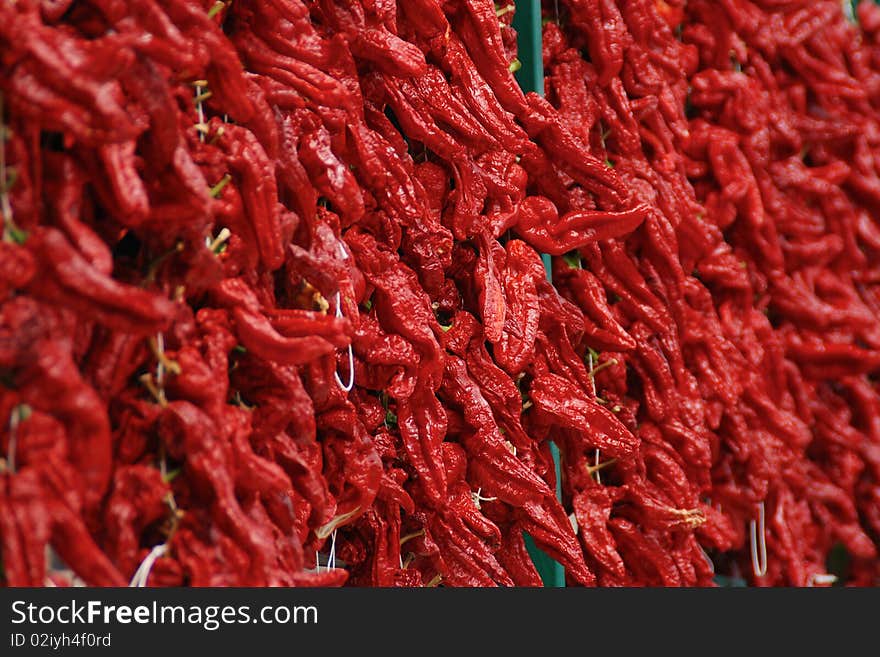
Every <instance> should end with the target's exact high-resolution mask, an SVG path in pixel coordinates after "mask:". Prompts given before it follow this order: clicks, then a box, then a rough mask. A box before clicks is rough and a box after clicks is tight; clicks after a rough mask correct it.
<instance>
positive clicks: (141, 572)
mask: <svg viewBox="0 0 880 657" xmlns="http://www.w3.org/2000/svg"><path fill="white" fill-rule="evenodd" d="M167 551H168V545H167V544H165V543H162V544H161V545H157V546H156V547H154V548H153V549H152V550H150V553H149V554H148V555H147V556H146V558H145V559H144V560H143V561H142V562H141V565H140V566H138V569H137V570H136V571H135V573H134V577H132V578H131V582H130V583H129V586H130V587H135V588H143V587H145V586H146V585H147V579H148V578H149V577H150V571H151V570H152V569H153V564H155V563H156V560H157V559H159V558H160V557H162V556H164V555H165V553H166V552H167Z"/></svg>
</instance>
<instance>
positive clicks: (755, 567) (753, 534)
mask: <svg viewBox="0 0 880 657" xmlns="http://www.w3.org/2000/svg"><path fill="white" fill-rule="evenodd" d="M758 527H759V528H760V529H758V530H757V531H756V527H755V519H754V518H752V519H751V520H750V521H749V538H750V540H751V548H752V571H753V572H754V573H755V577H763V576H764V575H766V574H767V536H766V533H765V531H764V503H763V502H761V503H760V504H759V505H758ZM758 532H760V546H759V539H758V535H757V534H758ZM759 552H760V558H759V554H758V553H759Z"/></svg>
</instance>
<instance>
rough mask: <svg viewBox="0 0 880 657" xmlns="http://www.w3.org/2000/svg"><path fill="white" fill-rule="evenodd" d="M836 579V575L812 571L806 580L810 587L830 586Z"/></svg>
mask: <svg viewBox="0 0 880 657" xmlns="http://www.w3.org/2000/svg"><path fill="white" fill-rule="evenodd" d="M836 581H837V575H832V574H831V573H813V574H812V575H810V577H809V579H808V580H807V586H808V587H810V588H812V587H814V586H831V585H832V584H834V582H836Z"/></svg>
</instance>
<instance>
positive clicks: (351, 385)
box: [333, 242, 354, 392]
mask: <svg viewBox="0 0 880 657" xmlns="http://www.w3.org/2000/svg"><path fill="white" fill-rule="evenodd" d="M339 253H340V254H341V255H342V259H343V260H345V259H347V258H348V253H346V252H345V247H343V246H342V243H341V242H340V244H339ZM336 316H337V317H338V318H339V319H342V317H343V315H342V294H341V293H340V292H338V291H337V292H336ZM333 376H334V377H336V384H337V385H338V386H339V387H340V388H342V390H344V391H345V392H351V389H352V388H354V349H353V348H352V346H351V343H349V345H348V383H347V384H345V383H343V382H342V379H341V378H340V377H339V370H337V371H336V372H334V373H333Z"/></svg>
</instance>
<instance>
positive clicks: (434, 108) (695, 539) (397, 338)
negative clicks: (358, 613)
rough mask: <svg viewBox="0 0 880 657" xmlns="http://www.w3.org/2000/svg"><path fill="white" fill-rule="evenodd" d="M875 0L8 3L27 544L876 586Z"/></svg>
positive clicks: (107, 568)
mask: <svg viewBox="0 0 880 657" xmlns="http://www.w3.org/2000/svg"><path fill="white" fill-rule="evenodd" d="M878 12H880V10H877V9H875V8H874V7H873V5H870V3H863V4H862V5H861V6H860V7H859V12H858V18H859V20H860V24H861V27H859V26H857V25H854V24H853V23H852V22H850V21H849V20H848V19H847V17H846V16H845V15H844V14H843V13H842V10H841V5H840V3H839V2H838V1H837V0H827V1H822V2H816V1H813V0H790V1H780V0H753V1H751V2H749V1H747V0H726V1H724V2H715V1H713V0H689V1H688V2H687V3H685V2H683V0H677V1H672V0H670V1H667V2H664V1H663V0H619V1H618V2H615V1H613V0H559V1H558V2H545V3H544V17H545V27H544V66H545V71H546V76H547V77H546V97H542V96H540V95H538V94H536V93H528V94H523V92H522V91H521V90H520V87H519V86H518V85H517V83H516V81H515V78H514V75H513V71H515V70H516V68H517V65H518V60H517V59H516V33H515V32H514V30H513V29H512V27H511V20H512V18H513V15H514V6H513V4H512V3H511V4H509V5H496V4H493V3H491V2H487V1H486V0H406V1H405V2H404V1H400V2H389V1H385V0H358V1H356V2H348V1H345V2H343V1H342V0H267V1H254V0H227V1H225V2H224V1H221V0H216V1H214V0H201V1H199V0H133V1H131V2H120V1H118V0H77V1H71V0H66V1H65V0H53V1H49V0H42V1H39V0H18V1H17V2H15V3H0V93H2V96H0V98H2V103H0V124H2V133H0V210H2V219H3V240H2V242H0V454H2V455H3V460H2V461H0V564H2V571H0V573H2V575H0V576H2V581H3V582H4V583H5V584H7V585H11V586H22V585H43V584H44V583H47V582H52V583H55V584H70V583H73V581H75V580H81V581H83V582H85V583H86V584H89V585H99V586H101V585H124V584H126V583H129V582H130V581H133V582H134V583H136V584H141V585H142V584H145V583H148V584H150V585H157V586H168V585H193V586H204V585H251V586H264V585H282V586H298V585H303V586H309V585H311V586H315V585H320V586H329V585H341V584H348V585H362V586H434V585H437V584H442V585H446V586H493V585H520V586H531V585H540V584H541V579H540V577H539V575H538V573H537V571H536V569H535V567H534V565H533V563H532V559H531V557H530V555H529V553H528V551H527V549H526V542H525V536H526V535H528V536H530V537H531V539H532V540H533V541H534V543H535V544H536V545H537V546H538V547H539V548H541V549H542V550H543V551H545V552H546V553H547V554H549V555H550V556H551V557H553V558H554V559H556V560H557V561H559V562H560V563H561V564H562V565H563V566H564V568H565V572H566V578H567V581H568V583H569V584H571V585H597V584H598V585H603V586H616V585H689V586H694V585H701V586H702V585H711V584H712V583H713V582H714V581H715V580H714V579H713V578H714V576H715V571H716V570H717V572H718V573H720V574H724V575H730V576H736V577H742V578H744V579H745V580H746V581H748V582H749V583H753V584H757V585H819V584H828V583H830V582H831V581H832V580H833V579H834V578H833V577H831V576H830V575H829V573H828V570H829V565H828V563H827V560H828V558H829V555H831V554H833V553H840V552H844V553H845V555H846V556H847V559H848V563H847V568H846V571H845V572H842V571H841V572H840V573H838V576H839V577H840V578H841V582H842V583H848V584H859V585H870V584H875V583H876V582H877V581H878V577H880V561H878V557H877V548H878V545H880V383H878V380H877V375H878V374H880V331H878V327H880V323H878V319H880V226H878V221H877V217H878V216H880V214H878V213H880V177H878V172H877V170H876V168H875V160H874V158H875V155H874V154H875V153H878V154H880V13H878ZM22 35H27V36H26V38H23V37H22ZM876 166H877V167H880V156H878V163H877V165H876ZM540 253H549V254H552V255H553V256H555V257H554V261H553V281H552V283H551V282H549V281H548V280H547V279H546V276H545V271H544V268H543V265H542V262H541V258H540ZM553 443H555V445H557V446H558V447H559V450H560V452H561V472H562V479H561V486H562V495H561V499H559V498H558V497H557V494H556V489H557V475H556V470H555V467H554V461H553V457H552V452H551V444H553ZM713 564H714V569H713ZM59 568H63V569H65V570H59ZM67 570H69V571H71V573H72V574H65V573H66V572H67Z"/></svg>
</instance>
